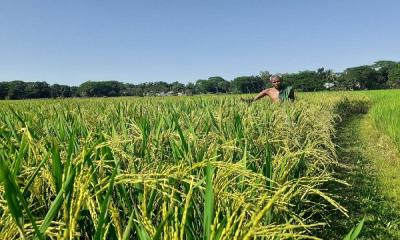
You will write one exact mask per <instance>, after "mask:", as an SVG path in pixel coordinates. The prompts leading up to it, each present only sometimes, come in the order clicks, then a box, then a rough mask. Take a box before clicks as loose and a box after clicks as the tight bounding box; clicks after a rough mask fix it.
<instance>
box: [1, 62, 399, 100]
mask: <svg viewBox="0 0 400 240" xmlns="http://www.w3.org/2000/svg"><path fill="white" fill-rule="evenodd" d="M269 77H270V73H269V72H268V71H262V72H260V73H259V74H258V75H253V76H240V77H236V78H234V79H233V80H231V81H229V80H226V79H224V78H222V77H219V76H216V77H209V78H208V79H199V80H197V81H196V82H194V83H192V82H189V83H187V84H182V83H179V82H173V83H166V82H163V81H159V82H147V83H141V84H136V85H135V84H131V83H122V82H119V81H87V82H84V83H82V84H81V85H80V86H67V85H60V84H53V85H50V84H48V83H46V82H24V81H20V80H15V81H10V82H0V99H31V98H68V97H116V96H163V95H182V94H184V95H193V94H207V93H214V94H215V93H256V92H259V91H261V90H262V89H264V88H266V87H268V84H269V82H268V79H269ZM282 77H283V79H284V82H285V83H286V84H290V85H292V86H293V87H294V88H295V89H296V90H297V91H304V92H309V91H322V90H366V89H387V88H400V62H395V61H386V60H385V61H377V62H375V63H374V64H371V65H363V66H357V67H351V68H347V69H345V70H344V71H343V72H340V73H335V72H333V71H332V70H329V69H324V68H319V69H317V70H315V71H311V70H306V71H300V72H297V73H284V74H282Z"/></svg>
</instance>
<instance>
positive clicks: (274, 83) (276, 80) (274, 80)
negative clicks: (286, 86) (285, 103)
mask: <svg viewBox="0 0 400 240" xmlns="http://www.w3.org/2000/svg"><path fill="white" fill-rule="evenodd" d="M271 84H272V86H273V87H274V88H277V89H279V88H280V86H281V84H282V79H280V78H279V77H273V78H271Z"/></svg>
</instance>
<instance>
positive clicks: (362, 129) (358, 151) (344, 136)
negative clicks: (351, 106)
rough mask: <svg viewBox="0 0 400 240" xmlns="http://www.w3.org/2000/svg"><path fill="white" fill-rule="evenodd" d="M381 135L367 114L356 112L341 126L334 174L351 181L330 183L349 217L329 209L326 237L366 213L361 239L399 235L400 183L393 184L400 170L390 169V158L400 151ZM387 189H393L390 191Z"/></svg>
mask: <svg viewBox="0 0 400 240" xmlns="http://www.w3.org/2000/svg"><path fill="white" fill-rule="evenodd" d="M378 135H381V134H380V133H378V132H376V130H374V128H373V127H372V126H371V124H370V122H369V119H368V115H355V116H353V117H351V118H349V119H347V120H346V121H344V122H342V123H341V124H340V125H339V126H338V132H337V137H336V143H337V145H338V147H337V153H338V159H339V163H340V164H339V166H337V167H335V177H336V178H338V179H340V180H344V181H346V182H347V183H349V184H350V185H349V186H345V185H340V184H338V183H334V184H329V186H327V187H328V188H329V191H330V192H333V193H334V194H335V195H336V196H338V197H339V198H338V201H339V202H340V203H341V204H342V205H343V206H344V207H345V208H347V209H348V215H349V217H346V216H343V214H340V213H337V212H332V213H330V214H331V215H330V216H328V218H329V219H333V221H332V222H331V225H330V226H328V227H327V228H326V230H325V231H324V232H323V234H322V235H323V236H322V237H323V238H324V239H341V238H343V236H345V235H346V233H347V232H348V231H349V230H350V229H351V228H352V227H354V226H356V225H357V223H358V222H359V221H360V220H361V219H362V218H363V217H365V225H364V228H363V231H362V233H361V234H360V237H359V239H385V240H386V239H400V208H398V205H397V201H398V199H396V197H399V198H400V196H396V194H397V190H398V189H400V186H390V184H393V185H394V184H395V183H396V181H397V179H396V177H398V176H397V175H400V173H394V171H390V170H392V169H391V165H390V164H393V163H390V162H389V163H388V162H387V161H388V160H389V159H390V160H393V161H400V157H399V152H398V151H397V149H396V148H393V146H390V143H385V144H383V143H382V141H385V139H381V138H380V137H378ZM379 142H380V144H379ZM392 166H393V165H392ZM388 175H389V176H388ZM391 180H392V181H391ZM388 184H389V187H388ZM388 189H392V190H393V189H394V191H391V192H389V193H390V194H387V193H388ZM396 189H397V190H396ZM388 195H389V196H388Z"/></svg>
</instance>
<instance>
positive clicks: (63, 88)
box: [50, 84, 72, 98]
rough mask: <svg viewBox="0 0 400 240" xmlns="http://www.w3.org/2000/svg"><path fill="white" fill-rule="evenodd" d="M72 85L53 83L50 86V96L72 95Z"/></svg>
mask: <svg viewBox="0 0 400 240" xmlns="http://www.w3.org/2000/svg"><path fill="white" fill-rule="evenodd" d="M71 96H72V92H71V87H70V86H67V85H60V84H53V85H51V86H50V97H52V98H59V97H64V98H67V97H71Z"/></svg>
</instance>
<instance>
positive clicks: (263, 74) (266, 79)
mask: <svg viewBox="0 0 400 240" xmlns="http://www.w3.org/2000/svg"><path fill="white" fill-rule="evenodd" d="M259 76H260V78H261V80H263V81H264V82H269V78H270V77H271V74H270V73H269V72H268V71H261V72H260V74H259Z"/></svg>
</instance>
